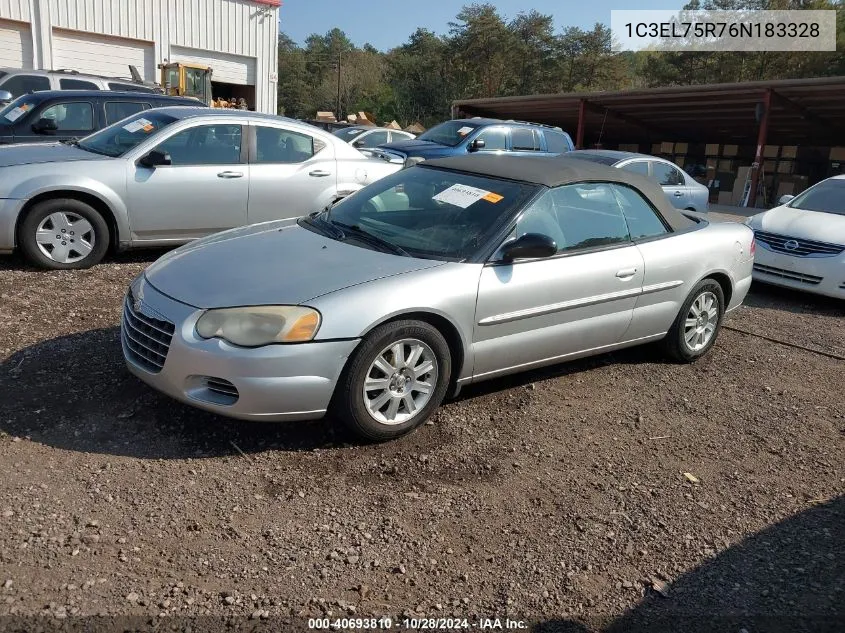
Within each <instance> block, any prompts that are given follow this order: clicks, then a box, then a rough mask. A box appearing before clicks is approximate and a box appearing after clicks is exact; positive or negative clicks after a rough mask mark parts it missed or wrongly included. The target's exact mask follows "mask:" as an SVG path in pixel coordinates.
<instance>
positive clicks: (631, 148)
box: [619, 143, 640, 152]
mask: <svg viewBox="0 0 845 633" xmlns="http://www.w3.org/2000/svg"><path fill="white" fill-rule="evenodd" d="M619 151H620V152H639V151H640V146H639V145H638V144H636V143H620V144H619Z"/></svg>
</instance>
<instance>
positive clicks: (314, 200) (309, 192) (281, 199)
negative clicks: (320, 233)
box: [248, 123, 337, 223]
mask: <svg viewBox="0 0 845 633" xmlns="http://www.w3.org/2000/svg"><path fill="white" fill-rule="evenodd" d="M252 131H253V132H252V134H253V136H254V146H253V147H252V149H251V150H250V180H249V212H248V216H249V221H250V223H254V222H265V221H267V220H278V219H284V218H296V217H300V216H302V215H306V214H308V213H311V212H312V211H318V210H320V209H322V208H323V207H324V206H325V205H326V204H328V203H329V202H331V201H332V200H333V199H334V197H335V195H336V192H337V164H336V161H335V155H334V147H333V146H332V145H331V143H328V142H326V141H323V140H321V139H320V138H318V137H316V136H312V135H310V134H306V133H305V132H302V131H299V130H293V129H289V128H286V127H281V126H271V125H265V124H255V123H254V124H253V125H252ZM251 145H253V144H251Z"/></svg>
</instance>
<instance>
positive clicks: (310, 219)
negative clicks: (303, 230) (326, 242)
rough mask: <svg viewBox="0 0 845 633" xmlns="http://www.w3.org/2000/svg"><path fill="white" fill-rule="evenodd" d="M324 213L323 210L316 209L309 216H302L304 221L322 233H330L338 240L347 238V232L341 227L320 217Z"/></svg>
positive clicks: (330, 235)
mask: <svg viewBox="0 0 845 633" xmlns="http://www.w3.org/2000/svg"><path fill="white" fill-rule="evenodd" d="M322 213H323V212H322V211H315V212H314V213H311V214H310V215H308V216H307V217H305V218H302V221H303V222H305V223H307V224H308V225H309V226H313V227H314V228H315V229H317V230H318V231H319V232H320V233H323V234H324V235H325V234H328V235H329V237H332V238H334V239H336V240H344V239H346V233H344V232H343V231H341V230H340V227H338V226H335V225H334V224H333V223H331V222H327V221H326V220H325V219H323V218H321V217H320V215H321V214H322Z"/></svg>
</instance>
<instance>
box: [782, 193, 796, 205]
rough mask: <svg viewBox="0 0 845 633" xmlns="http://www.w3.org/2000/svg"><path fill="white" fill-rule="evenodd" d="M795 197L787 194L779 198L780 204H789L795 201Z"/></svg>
mask: <svg viewBox="0 0 845 633" xmlns="http://www.w3.org/2000/svg"><path fill="white" fill-rule="evenodd" d="M794 198H795V196H792V195H789V194H786V195H784V196H781V197H780V198H778V204H789V203H790V201H791V200H793V199H794Z"/></svg>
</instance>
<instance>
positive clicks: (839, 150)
mask: <svg viewBox="0 0 845 633" xmlns="http://www.w3.org/2000/svg"><path fill="white" fill-rule="evenodd" d="M830 160H831V161H837V162H841V161H843V160H845V147H831V148H830Z"/></svg>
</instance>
